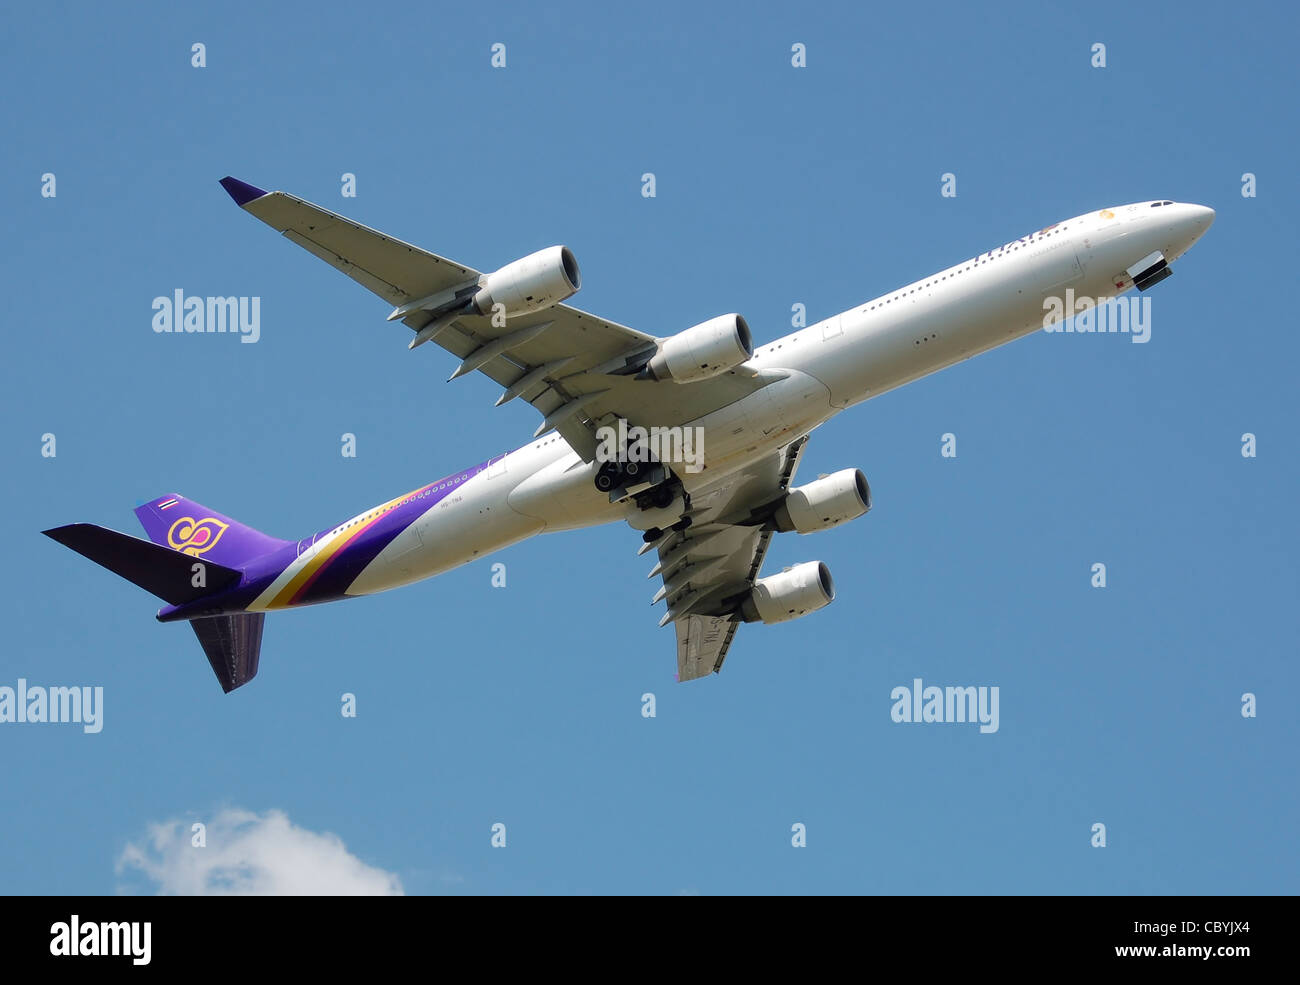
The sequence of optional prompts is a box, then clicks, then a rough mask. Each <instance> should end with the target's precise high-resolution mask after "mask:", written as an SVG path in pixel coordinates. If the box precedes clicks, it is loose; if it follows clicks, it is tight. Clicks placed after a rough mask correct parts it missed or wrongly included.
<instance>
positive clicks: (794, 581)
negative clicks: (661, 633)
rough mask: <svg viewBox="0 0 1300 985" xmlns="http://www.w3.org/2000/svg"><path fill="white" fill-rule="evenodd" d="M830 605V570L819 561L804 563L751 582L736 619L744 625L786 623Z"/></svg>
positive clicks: (831, 592)
mask: <svg viewBox="0 0 1300 985" xmlns="http://www.w3.org/2000/svg"><path fill="white" fill-rule="evenodd" d="M833 601H835V582H834V581H832V580H831V572H830V569H829V568H827V567H826V565H825V564H823V563H822V562H821V561H805V562H804V563H803V564H796V565H795V566H794V567H793V568H787V569H786V570H784V571H782V572H781V573H780V574H775V575H768V576H767V577H766V578H759V579H758V580H757V581H756V582H754V588H753V590H752V591H751V592H750V593H749V595H748V597H746V599H745V600H744V601H743V602H741V603H740V617H741V618H742V619H744V620H745V622H758V621H760V620H762V621H763V622H765V623H768V624H771V623H775V622H788V621H789V620H791V619H798V618H799V617H800V616H806V615H807V614H808V613H810V612H816V611H817V610H818V609H821V608H824V607H825V606H827V605H830V603H831V602H833Z"/></svg>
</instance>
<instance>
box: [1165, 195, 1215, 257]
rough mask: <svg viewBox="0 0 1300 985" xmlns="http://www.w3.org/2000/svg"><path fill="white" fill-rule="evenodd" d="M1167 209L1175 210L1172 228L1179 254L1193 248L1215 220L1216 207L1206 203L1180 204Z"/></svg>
mask: <svg viewBox="0 0 1300 985" xmlns="http://www.w3.org/2000/svg"><path fill="white" fill-rule="evenodd" d="M1165 211H1167V212H1168V211H1173V212H1174V215H1173V216H1171V217H1170V218H1172V219H1173V223H1172V226H1173V228H1172V230H1171V232H1172V233H1173V240H1174V243H1173V245H1174V247H1175V250H1176V252H1177V253H1178V255H1179V256H1181V255H1182V254H1184V253H1186V252H1187V251H1188V250H1189V249H1191V248H1192V245H1193V244H1194V243H1195V242H1196V241H1197V240H1198V239H1200V238H1201V237H1202V236H1204V235H1205V231H1206V230H1207V229H1209V228H1210V224H1211V223H1212V222H1214V209H1211V208H1209V207H1208V206H1204V205H1191V204H1186V205H1183V204H1180V205H1175V206H1173V207H1172V208H1169V207H1167V208H1166V209H1165Z"/></svg>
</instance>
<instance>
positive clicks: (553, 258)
mask: <svg viewBox="0 0 1300 985" xmlns="http://www.w3.org/2000/svg"><path fill="white" fill-rule="evenodd" d="M581 286H582V274H581V272H580V271H579V270H578V261H577V260H576V259H575V258H574V256H573V251H572V250H570V249H569V248H568V247H567V246H549V247H547V248H546V249H544V250H538V251H537V252H536V253H531V254H529V255H528V256H526V257H524V258H523V259H521V260H516V261H514V262H513V263H507V264H506V265H505V266H504V267H502V268H501V269H500V270H494V271H493V272H492V273H490V274H488V275H487V276H486V277H484V278H483V282H482V283H481V284H480V286H479V289H478V292H477V293H476V294H475V295H474V297H473V299H472V304H473V306H474V308H475V310H477V311H478V313H479V314H481V315H486V314H489V313H491V311H492V306H493V305H496V304H500V305H503V306H504V307H505V310H506V317H507V318H514V317H516V316H518V315H527V314H530V313H532V312H534V311H541V310H542V309H543V308H549V307H550V306H551V305H553V304H559V303H560V302H561V301H563V300H565V299H566V298H571V297H573V295H575V294H577V293H578V288H579V287H581Z"/></svg>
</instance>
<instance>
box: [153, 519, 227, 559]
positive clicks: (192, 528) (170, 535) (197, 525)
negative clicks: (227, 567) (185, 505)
mask: <svg viewBox="0 0 1300 985" xmlns="http://www.w3.org/2000/svg"><path fill="white" fill-rule="evenodd" d="M229 526H230V524H228V523H222V522H221V521H220V520H218V519H217V518H216V517H211V516H210V517H206V518H205V519H202V520H196V519H194V517H192V516H183V517H180V518H179V519H178V520H177V521H176V522H175V523H173V524H172V525H171V529H170V530H168V531H167V545H168V546H169V547H171V548H173V549H175V550H178V551H180V552H181V553H182V554H193V555H195V556H196V557H197V556H198V555H200V554H206V553H207V552H208V551H210V550H212V548H214V547H216V546H217V541H219V540H220V539H221V535H222V534H224V533H225V532H226V528H227V527H229Z"/></svg>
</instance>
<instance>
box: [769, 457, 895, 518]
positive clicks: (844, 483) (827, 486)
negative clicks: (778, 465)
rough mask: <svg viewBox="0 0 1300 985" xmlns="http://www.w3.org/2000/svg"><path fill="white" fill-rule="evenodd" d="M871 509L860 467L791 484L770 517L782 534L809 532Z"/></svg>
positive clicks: (865, 479)
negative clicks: (794, 484) (807, 481)
mask: <svg viewBox="0 0 1300 985" xmlns="http://www.w3.org/2000/svg"><path fill="white" fill-rule="evenodd" d="M869 509H871V487H870V486H869V485H867V477H866V476H865V475H863V474H862V470H861V469H841V470H840V471H839V472H836V473H834V474H833V475H828V476H824V477H823V478H820V479H816V480H814V481H813V482H810V483H808V484H807V485H806V486H795V487H794V488H793V489H791V490H790V491H789V492H788V493H786V497H785V499H784V500H782V501H781V505H780V506H778V507H777V508H776V513H775V514H773V516H772V519H773V521H774V522H775V523H776V529H777V530H779V531H781V532H782V533H786V532H788V531H790V530H795V531H798V532H799V533H801V534H810V533H812V532H813V531H815V530H828V529H830V528H831V527H834V526H838V525H839V524H841V523H844V522H845V521H847V520H856V519H857V518H858V517H860V516H862V514H863V513H866V512H867V510H869Z"/></svg>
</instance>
